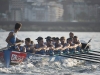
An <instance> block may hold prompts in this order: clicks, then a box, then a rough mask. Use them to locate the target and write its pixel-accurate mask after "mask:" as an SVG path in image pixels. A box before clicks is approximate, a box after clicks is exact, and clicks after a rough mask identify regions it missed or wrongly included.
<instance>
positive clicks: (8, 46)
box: [0, 42, 23, 51]
mask: <svg viewBox="0 0 100 75" xmlns="http://www.w3.org/2000/svg"><path fill="white" fill-rule="evenodd" d="M22 43H23V42H18V43H15V44H13V45H10V46H8V47H4V48H1V49H0V51H3V50H5V49H7V48H10V47H12V46H16V45H19V44H22Z"/></svg>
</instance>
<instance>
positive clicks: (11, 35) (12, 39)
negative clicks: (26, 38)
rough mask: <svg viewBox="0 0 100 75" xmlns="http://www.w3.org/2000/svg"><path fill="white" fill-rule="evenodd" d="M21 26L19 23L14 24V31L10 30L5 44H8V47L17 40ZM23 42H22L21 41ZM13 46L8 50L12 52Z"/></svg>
mask: <svg viewBox="0 0 100 75" xmlns="http://www.w3.org/2000/svg"><path fill="white" fill-rule="evenodd" d="M21 26H22V24H21V23H16V24H15V28H14V30H12V31H11V32H10V33H9V35H8V37H7V38H6V42H7V43H8V46H11V45H14V44H15V43H16V41H18V40H19V39H18V38H17V32H18V31H19V30H20V29H21ZM22 42H23V40H22ZM14 49H15V46H13V47H11V48H10V49H9V50H14Z"/></svg>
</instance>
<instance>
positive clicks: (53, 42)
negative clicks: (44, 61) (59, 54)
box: [52, 37, 55, 45]
mask: <svg viewBox="0 0 100 75" xmlns="http://www.w3.org/2000/svg"><path fill="white" fill-rule="evenodd" d="M52 44H53V45H54V44H55V37H52Z"/></svg>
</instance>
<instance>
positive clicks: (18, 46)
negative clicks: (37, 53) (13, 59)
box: [15, 40, 26, 52]
mask: <svg viewBox="0 0 100 75" xmlns="http://www.w3.org/2000/svg"><path fill="white" fill-rule="evenodd" d="M19 42H21V40H19V41H17V42H16V43H19ZM15 51H19V52H26V48H25V47H24V46H21V44H18V45H17V46H16V47H15Z"/></svg>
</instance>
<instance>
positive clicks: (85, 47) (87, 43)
mask: <svg viewBox="0 0 100 75" xmlns="http://www.w3.org/2000/svg"><path fill="white" fill-rule="evenodd" d="M92 38H93V37H92ZM92 38H91V39H90V40H89V41H88V43H87V44H86V46H85V48H84V49H86V47H87V46H88V44H89V43H90V42H91V40H92Z"/></svg>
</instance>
